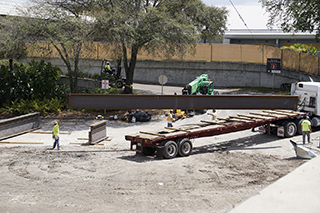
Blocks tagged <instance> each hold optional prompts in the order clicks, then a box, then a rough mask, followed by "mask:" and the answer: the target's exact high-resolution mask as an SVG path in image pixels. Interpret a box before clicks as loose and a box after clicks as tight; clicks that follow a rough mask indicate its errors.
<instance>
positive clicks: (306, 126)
mask: <svg viewBox="0 0 320 213" xmlns="http://www.w3.org/2000/svg"><path fill="white" fill-rule="evenodd" d="M301 128H302V142H303V144H305V140H306V135H307V137H308V143H311V142H310V133H311V122H310V121H309V117H308V116H306V117H305V119H304V120H303V121H302V123H301Z"/></svg>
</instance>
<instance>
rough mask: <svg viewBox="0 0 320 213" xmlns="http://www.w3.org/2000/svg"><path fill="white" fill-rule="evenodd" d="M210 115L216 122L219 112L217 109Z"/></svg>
mask: <svg viewBox="0 0 320 213" xmlns="http://www.w3.org/2000/svg"><path fill="white" fill-rule="evenodd" d="M209 115H211V116H212V120H213V121H215V120H217V112H216V110H215V109H213V110H212V113H210V114H209Z"/></svg>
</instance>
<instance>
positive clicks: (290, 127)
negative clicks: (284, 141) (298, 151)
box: [284, 122, 297, 138]
mask: <svg viewBox="0 0 320 213" xmlns="http://www.w3.org/2000/svg"><path fill="white" fill-rule="evenodd" d="M296 133H297V125H296V124H295V123H294V122H286V123H285V124H284V136H285V137H286V138H290V137H293V136H295V135H296Z"/></svg>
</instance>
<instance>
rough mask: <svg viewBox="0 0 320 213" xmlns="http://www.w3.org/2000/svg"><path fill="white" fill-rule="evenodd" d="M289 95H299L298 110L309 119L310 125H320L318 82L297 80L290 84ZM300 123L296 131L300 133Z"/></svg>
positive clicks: (319, 83)
mask: <svg viewBox="0 0 320 213" xmlns="http://www.w3.org/2000/svg"><path fill="white" fill-rule="evenodd" d="M291 95H295V96H298V97H299V101H298V110H299V111H301V112H305V113H307V114H308V116H309V117H310V119H311V124H312V127H319V126H320V82H313V81H311V82H297V83H293V84H292V85H291ZM300 126H301V125H298V132H299V133H301V129H300Z"/></svg>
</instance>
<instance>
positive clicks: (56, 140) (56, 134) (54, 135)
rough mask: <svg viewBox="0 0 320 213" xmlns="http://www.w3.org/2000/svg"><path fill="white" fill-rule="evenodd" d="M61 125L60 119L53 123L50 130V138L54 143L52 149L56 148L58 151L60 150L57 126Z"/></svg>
mask: <svg viewBox="0 0 320 213" xmlns="http://www.w3.org/2000/svg"><path fill="white" fill-rule="evenodd" d="M60 123H61V119H60V121H59V122H54V127H53V128H52V137H53V139H54V143H53V148H52V149H54V148H56V146H57V148H58V150H60V144H59V139H60V138H59V125H60Z"/></svg>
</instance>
